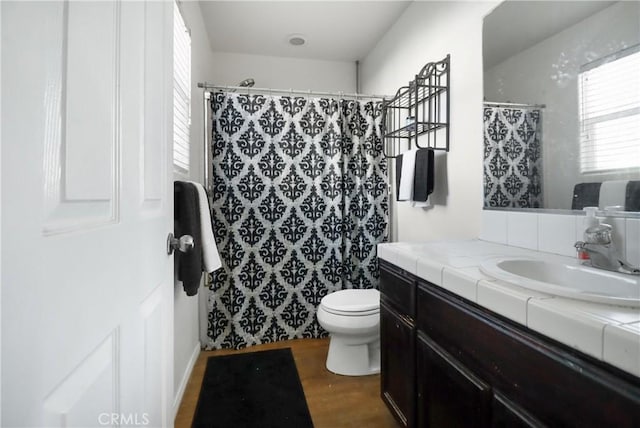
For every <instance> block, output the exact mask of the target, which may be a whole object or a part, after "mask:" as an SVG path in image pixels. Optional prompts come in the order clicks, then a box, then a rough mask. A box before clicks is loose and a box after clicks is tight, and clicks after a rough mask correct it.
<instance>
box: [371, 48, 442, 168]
mask: <svg viewBox="0 0 640 428" xmlns="http://www.w3.org/2000/svg"><path fill="white" fill-rule="evenodd" d="M449 70H450V55H447V56H446V57H445V58H444V59H443V60H441V61H437V62H430V63H428V64H426V65H425V66H424V67H422V69H421V70H420V72H419V73H418V74H416V76H415V79H414V80H412V81H411V82H409V84H408V85H407V86H402V87H401V88H400V89H398V91H397V92H396V94H395V96H394V97H393V98H391V99H390V100H387V99H384V100H383V101H382V112H383V113H382V114H383V116H382V124H383V135H384V139H385V141H384V145H383V151H384V155H385V157H387V158H396V157H398V155H399V154H400V153H401V152H402V151H404V150H409V149H411V148H412V146H413V145H415V147H416V148H420V149H426V148H428V149H432V150H445V151H447V152H448V151H449V125H450V123H449V92H450V85H449V84H450V81H449ZM420 136H423V137H421V138H418V137H420ZM418 141H421V142H422V143H423V144H424V145H420V144H419V143H418ZM412 143H413V144H412ZM403 146H406V149H403Z"/></svg>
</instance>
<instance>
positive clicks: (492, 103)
mask: <svg viewBox="0 0 640 428" xmlns="http://www.w3.org/2000/svg"><path fill="white" fill-rule="evenodd" d="M483 104H484V105H489V106H495V107H522V108H527V107H528V108H546V107H547V105H546V104H521V103H497V102H492V101H484V102H483Z"/></svg>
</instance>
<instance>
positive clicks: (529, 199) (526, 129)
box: [484, 106, 542, 208]
mask: <svg viewBox="0 0 640 428" xmlns="http://www.w3.org/2000/svg"><path fill="white" fill-rule="evenodd" d="M541 149H542V147H541V111H540V110H539V109H530V108H506V107H497V106H491V107H489V106H485V107H484V206H485V207H512V208H542V151H541Z"/></svg>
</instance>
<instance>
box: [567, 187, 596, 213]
mask: <svg viewBox="0 0 640 428" xmlns="http://www.w3.org/2000/svg"><path fill="white" fill-rule="evenodd" d="M600 186H602V183H578V184H576V185H575V186H573V198H572V199H571V209H572V210H581V209H583V208H584V207H597V206H598V205H599V203H598V199H599V198H600Z"/></svg>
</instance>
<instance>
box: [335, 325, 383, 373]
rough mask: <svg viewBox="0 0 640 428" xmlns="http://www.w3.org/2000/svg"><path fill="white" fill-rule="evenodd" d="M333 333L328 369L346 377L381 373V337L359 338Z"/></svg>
mask: <svg viewBox="0 0 640 428" xmlns="http://www.w3.org/2000/svg"><path fill="white" fill-rule="evenodd" d="M354 339H355V338H354V337H353V336H345V335H341V334H336V333H331V340H330V342H329V353H328V355H327V369H328V370H329V371H330V372H333V373H336V374H339V375H345V376H366V375H372V374H378V373H380V337H379V335H378V334H376V335H372V336H370V337H358V338H357V340H354Z"/></svg>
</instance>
